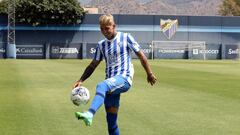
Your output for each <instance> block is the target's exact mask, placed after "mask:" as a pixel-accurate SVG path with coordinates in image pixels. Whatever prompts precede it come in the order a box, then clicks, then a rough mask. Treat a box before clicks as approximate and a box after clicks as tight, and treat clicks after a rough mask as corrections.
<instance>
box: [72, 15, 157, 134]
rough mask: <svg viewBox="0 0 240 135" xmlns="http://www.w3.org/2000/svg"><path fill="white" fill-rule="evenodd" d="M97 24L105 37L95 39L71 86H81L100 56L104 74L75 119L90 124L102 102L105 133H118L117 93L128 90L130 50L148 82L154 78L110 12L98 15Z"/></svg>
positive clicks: (129, 81)
mask: <svg viewBox="0 0 240 135" xmlns="http://www.w3.org/2000/svg"><path fill="white" fill-rule="evenodd" d="M99 24H100V29H101V32H102V34H103V35H104V36H105V39H103V40H101V41H100V42H98V45H97V47H96V53H95V56H94V58H93V60H92V62H91V63H90V64H89V65H88V66H87V68H86V69H85V71H84V73H83V74H82V76H81V78H80V79H79V80H78V81H77V82H76V83H75V84H74V87H78V86H81V85H82V84H83V82H84V81H85V80H86V79H87V78H88V77H89V76H90V75H91V74H92V73H93V72H94V70H95V69H96V67H97V66H98V65H99V63H100V62H101V61H102V60H103V59H105V62H106V70H105V72H106V78H105V80H104V81H102V82H100V83H98V84H97V87H96V94H95V96H94V98H93V101H92V103H91V106H90V108H89V110H88V111H86V112H76V113H75V115H76V117H77V118H78V119H80V120H83V121H84V122H85V124H86V125H87V126H91V125H92V119H93V116H94V114H95V113H96V112H97V110H98V109H99V108H100V107H101V105H102V104H103V103H104V105H105V110H106V118H107V123H108V132H109V135H119V128H118V125H117V116H118V109H119V102H120V101H119V100H120V95H121V93H124V92H127V91H128V90H129V88H130V87H131V85H132V80H133V74H134V68H133V64H132V63H131V51H134V52H135V54H136V55H137V56H138V58H139V59H140V61H141V64H142V66H143V68H144V69H145V71H146V74H147V81H148V83H150V84H151V85H153V84H155V82H156V80H157V78H156V77H155V75H154V74H153V72H152V70H151V68H150V65H149V63H148V61H147V58H146V56H145V55H144V53H143V52H142V51H141V48H140V46H139V44H138V43H137V42H136V41H135V40H134V38H133V37H132V36H131V35H130V34H129V33H123V32H117V31H116V24H115V22H114V18H113V16H112V15H111V14H105V15H102V16H100V17H99Z"/></svg>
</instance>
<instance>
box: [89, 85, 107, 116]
mask: <svg viewBox="0 0 240 135" xmlns="http://www.w3.org/2000/svg"><path fill="white" fill-rule="evenodd" d="M108 90H109V88H108V86H107V84H106V83H105V82H101V83H99V84H98V85H97V88H96V95H95V96H94V98H93V101H92V104H91V106H90V108H89V110H88V111H89V112H91V113H92V114H93V115H94V114H95V113H96V111H97V110H98V109H99V108H100V107H101V105H102V104H103V103H104V99H105V95H106V93H107V91H108Z"/></svg>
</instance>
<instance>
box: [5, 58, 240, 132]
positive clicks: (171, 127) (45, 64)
mask: <svg viewBox="0 0 240 135" xmlns="http://www.w3.org/2000/svg"><path fill="white" fill-rule="evenodd" d="M89 62H90V60H9V59H7V60H5V59H2V60H0V135H106V134H107V127H106V122H105V112H104V109H103V106H102V107H101V108H100V110H99V111H98V112H97V113H96V115H95V117H94V121H93V125H92V127H86V126H85V125H84V123H83V122H82V121H78V120H77V119H76V118H75V116H74V112H75V111H83V110H85V109H87V107H89V105H90V104H87V105H86V106H85V107H76V106H74V105H73V104H72V103H71V101H70V99H69V94H70V90H71V87H72V85H73V84H74V82H75V81H76V80H77V79H78V78H79V77H80V75H81V74H82V72H83V71H84V69H85V67H86V66H87V65H88V63H89ZM149 62H150V64H151V65H152V69H153V71H154V73H155V74H156V76H157V78H158V82H157V83H156V85H154V86H151V85H149V84H148V83H147V81H146V75H145V72H144V70H143V68H142V67H141V64H140V62H139V61H138V60H134V61H133V63H134V66H135V76H134V82H133V86H132V88H131V89H130V90H129V91H128V92H127V93H125V94H122V96H121V107H120V112H119V121H118V123H119V127H120V130H121V134H122V135H239V134H240V128H239V125H240V63H239V61H224V60H223V61H220V60H219V61H215V60H212V61H201V60H194V61H193V60H154V61H151V60H150V61H149ZM103 63H104V62H102V64H101V65H100V66H99V67H98V68H97V69H96V71H95V72H94V73H93V74H92V76H91V77H90V78H89V79H88V80H86V81H85V83H84V86H86V87H87V88H88V89H89V90H90V93H91V100H92V98H93V96H94V93H95V92H94V91H95V86H96V84H97V83H98V82H99V81H101V80H103V79H104V77H105V75H104V72H105V69H104V68H105V64H103Z"/></svg>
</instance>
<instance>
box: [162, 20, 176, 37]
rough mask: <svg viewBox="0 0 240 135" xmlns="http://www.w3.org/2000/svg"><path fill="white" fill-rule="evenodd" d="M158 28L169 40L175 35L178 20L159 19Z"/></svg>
mask: <svg viewBox="0 0 240 135" xmlns="http://www.w3.org/2000/svg"><path fill="white" fill-rule="evenodd" d="M160 28H161V30H162V32H163V34H164V35H165V36H166V37H167V38H168V39H171V38H172V36H173V35H174V34H175V33H176V31H177V28H178V20H170V19H167V20H163V19H160Z"/></svg>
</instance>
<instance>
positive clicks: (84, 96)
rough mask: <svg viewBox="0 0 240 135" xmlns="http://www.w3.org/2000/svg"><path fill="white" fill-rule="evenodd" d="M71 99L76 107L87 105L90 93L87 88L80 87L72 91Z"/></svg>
mask: <svg viewBox="0 0 240 135" xmlns="http://www.w3.org/2000/svg"><path fill="white" fill-rule="evenodd" d="M70 98H71V101H72V102H73V104H74V105H76V106H80V105H86V104H87V103H88V101H89V99H90V93H89V90H88V89H87V88H85V87H83V86H80V87H76V88H74V89H73V90H72V91H71V93H70Z"/></svg>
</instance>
